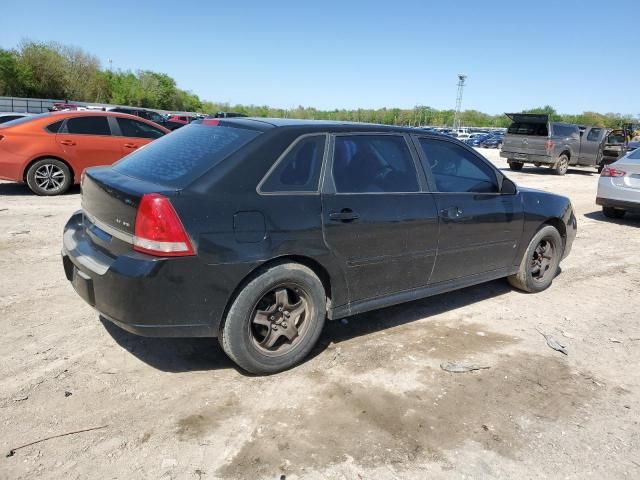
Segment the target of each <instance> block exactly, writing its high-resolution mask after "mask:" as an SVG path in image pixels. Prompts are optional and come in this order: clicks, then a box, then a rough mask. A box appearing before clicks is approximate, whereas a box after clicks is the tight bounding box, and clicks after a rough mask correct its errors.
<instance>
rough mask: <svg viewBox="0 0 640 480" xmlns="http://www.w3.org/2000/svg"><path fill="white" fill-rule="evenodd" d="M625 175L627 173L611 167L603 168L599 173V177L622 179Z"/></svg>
mask: <svg viewBox="0 0 640 480" xmlns="http://www.w3.org/2000/svg"><path fill="white" fill-rule="evenodd" d="M626 174H627V172H624V171H622V170H618V169H617V168H611V167H604V168H603V169H602V172H600V176H601V177H624V176H625V175H626Z"/></svg>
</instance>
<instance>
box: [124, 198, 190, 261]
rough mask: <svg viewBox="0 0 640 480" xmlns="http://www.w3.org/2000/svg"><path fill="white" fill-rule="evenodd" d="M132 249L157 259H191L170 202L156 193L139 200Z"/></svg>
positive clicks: (188, 244)
mask: <svg viewBox="0 0 640 480" xmlns="http://www.w3.org/2000/svg"><path fill="white" fill-rule="evenodd" d="M133 249H134V250H137V251H138V252H143V253H148V254H149V255H155V256H158V257H184V256H188V255H195V253H194V251H193V247H192V246H191V240H189V236H188V235H187V232H186V230H185V229H184V226H183V225H182V222H181V221H180V218H179V217H178V214H177V213H176V211H175V209H174V208H173V206H172V205H171V202H169V199H168V198H167V197H164V196H162V195H159V194H157V193H147V194H145V195H143V196H142V200H140V205H139V206H138V212H137V214H136V227H135V236H134V238H133Z"/></svg>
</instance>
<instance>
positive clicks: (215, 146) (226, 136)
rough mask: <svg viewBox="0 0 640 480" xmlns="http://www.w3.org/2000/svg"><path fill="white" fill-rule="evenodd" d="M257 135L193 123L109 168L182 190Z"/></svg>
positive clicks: (253, 132) (241, 130) (247, 131)
mask: <svg viewBox="0 0 640 480" xmlns="http://www.w3.org/2000/svg"><path fill="white" fill-rule="evenodd" d="M259 134H260V132H258V131H255V130H246V129H242V128H231V127H222V126H209V125H203V124H198V123H195V124H191V125H188V126H186V127H183V128H181V129H179V130H176V131H174V132H173V133H171V135H166V136H164V137H162V138H160V139H158V140H156V141H154V142H152V143H150V144H148V145H146V146H145V147H144V148H142V149H140V150H138V151H136V152H134V153H132V154H130V155H128V156H127V157H125V158H124V159H122V160H121V161H119V162H118V163H116V164H114V166H113V169H114V170H116V171H117V172H119V173H122V174H124V175H128V176H130V177H134V178H139V179H141V180H147V181H149V182H153V183H157V184H160V185H166V186H169V187H175V188H182V187H185V186H186V185H188V184H189V183H190V182H192V181H193V180H195V179H196V178H198V177H200V176H201V175H203V174H204V173H205V172H206V171H207V170H209V169H211V168H213V167H215V166H216V165H217V164H219V163H220V162H221V161H222V160H224V159H225V158H227V157H228V156H229V155H231V154H232V153H234V152H236V151H237V150H239V149H240V148H242V147H243V146H244V145H246V144H247V143H249V142H250V141H252V140H253V139H255V138H256V137H257V136H258V135H259Z"/></svg>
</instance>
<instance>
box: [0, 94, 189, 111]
mask: <svg viewBox="0 0 640 480" xmlns="http://www.w3.org/2000/svg"><path fill="white" fill-rule="evenodd" d="M54 103H65V100H53V99H51V98H20V97H0V112H19V113H46V112H48V111H49V108H51V107H53V104H54ZM69 103H72V104H74V105H80V106H82V107H86V106H92V107H105V108H109V107H126V106H127V105H110V104H108V103H87V102H76V101H75V100H69ZM132 108H135V107H132ZM147 110H153V111H154V112H158V113H160V114H165V113H175V114H178V115H192V114H193V113H194V112H169V111H167V110H158V109H157V108H149V109H147Z"/></svg>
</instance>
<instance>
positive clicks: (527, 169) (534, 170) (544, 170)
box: [500, 165, 599, 177]
mask: <svg viewBox="0 0 640 480" xmlns="http://www.w3.org/2000/svg"><path fill="white" fill-rule="evenodd" d="M586 168H589V167H586ZM500 170H502V171H503V172H514V170H511V169H510V168H509V167H503V168H501V169H500ZM517 173H526V174H536V175H555V173H554V172H553V170H552V169H550V168H549V167H533V166H528V165H525V166H524V167H523V169H522V170H518V171H517ZM573 174H578V175H582V176H586V177H592V176H594V175H599V173H598V172H597V171H596V170H595V169H593V170H586V169H579V168H569V170H567V175H573Z"/></svg>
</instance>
